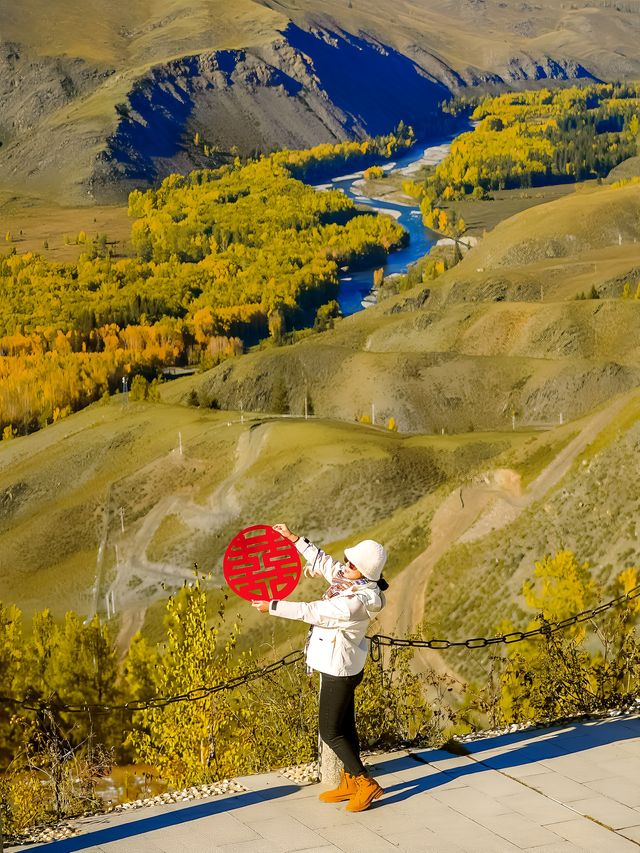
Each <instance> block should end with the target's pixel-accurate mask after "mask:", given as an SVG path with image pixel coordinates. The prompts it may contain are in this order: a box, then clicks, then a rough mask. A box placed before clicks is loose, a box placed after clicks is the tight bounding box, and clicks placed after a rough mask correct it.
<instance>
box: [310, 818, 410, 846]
mask: <svg viewBox="0 0 640 853" xmlns="http://www.w3.org/2000/svg"><path fill="white" fill-rule="evenodd" d="M318 832H319V834H320V835H322V837H323V838H326V840H327V841H330V842H331V843H332V844H335V846H336V847H339V848H340V850H344V851H345V853H387V851H389V850H394V851H396V853H397V850H398V848H397V847H396V846H395V845H393V844H392V843H391V842H390V841H387V840H386V838H381V837H380V836H379V835H378V834H377V833H376V832H373V830H371V829H367V827H366V826H362V824H360V823H358V824H355V823H354V824H353V826H350V827H349V826H333V827H330V826H326V827H324V828H323V829H320V830H318Z"/></svg>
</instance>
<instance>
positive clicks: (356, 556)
mask: <svg viewBox="0 0 640 853" xmlns="http://www.w3.org/2000/svg"><path fill="white" fill-rule="evenodd" d="M344 555H345V557H346V558H347V560H349V562H350V563H353V565H354V566H355V567H356V569H358V571H359V572H360V574H362V575H364V577H365V578H367V580H370V581H377V580H380V576H381V575H382V570H383V569H384V564H385V563H386V562H387V552H386V551H385V549H384V548H383V547H382V545H381V544H380V543H379V542H374V541H373V539H364V540H363V541H362V542H358V544H357V545H354V546H353V548H345V549H344Z"/></svg>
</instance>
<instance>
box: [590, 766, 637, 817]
mask: <svg viewBox="0 0 640 853" xmlns="http://www.w3.org/2000/svg"><path fill="white" fill-rule="evenodd" d="M639 771H640V768H639ZM638 778H639V779H640V772H639V775H638ZM587 788H592V789H593V790H594V791H597V792H598V793H599V794H604V795H605V797H611V799H612V800H616V802H618V803H623V804H624V805H625V806H630V807H631V808H636V807H637V806H640V785H638V784H636V785H634V784H633V782H631V781H630V779H628V778H625V777H624V776H614V777H613V778H611V777H609V778H607V779H598V780H596V781H594V782H588V783H587Z"/></svg>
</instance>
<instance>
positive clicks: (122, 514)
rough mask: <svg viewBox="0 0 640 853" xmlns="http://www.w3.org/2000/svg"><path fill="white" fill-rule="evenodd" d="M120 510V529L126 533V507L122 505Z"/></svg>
mask: <svg viewBox="0 0 640 853" xmlns="http://www.w3.org/2000/svg"><path fill="white" fill-rule="evenodd" d="M118 512H119V513H120V530H121V531H122V532H123V533H124V507H123V506H121V507H120V509H119V510H118Z"/></svg>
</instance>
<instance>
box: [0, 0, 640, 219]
mask: <svg viewBox="0 0 640 853" xmlns="http://www.w3.org/2000/svg"><path fill="white" fill-rule="evenodd" d="M164 5H166V4H160V6H159V7H158V9H157V10H155V17H154V18H153V19H150V18H148V13H145V12H144V10H143V9H142V7H139V5H138V4H137V3H136V2H133V3H132V4H129V6H127V7H126V9H125V7H122V8H120V7H119V6H118V7H117V8H114V9H113V10H111V13H110V16H109V19H108V20H107V21H106V22H104V21H100V22H99V21H98V20H97V21H96V22H93V21H92V20H91V15H92V12H91V9H87V18H86V21H85V23H84V27H85V30H86V31H84V32H82V33H74V31H73V26H74V25H76V26H77V24H78V22H77V21H76V20H75V18H73V17H69V31H67V29H66V28H65V27H64V21H65V15H66V16H72V15H73V14H74V13H73V10H70V9H69V8H67V6H66V4H65V0H56V3H54V8H49V7H47V9H48V14H49V15H51V16H52V17H53V18H56V14H57V20H58V21H59V29H56V31H55V33H54V35H53V36H52V39H51V42H50V43H46V41H44V40H43V39H42V35H41V34H39V33H38V32H36V31H35V29H34V25H33V21H31V19H29V18H28V16H27V11H26V10H24V9H14V8H12V9H10V10H7V13H8V14H7V20H6V23H5V26H4V28H3V37H4V39H5V40H4V41H0V95H1V96H2V100H3V112H2V115H1V116H0V142H1V143H2V145H1V146H0V190H5V191H10V192H12V193H15V194H23V193H29V194H32V195H35V196H46V197H49V198H55V199H56V200H61V199H63V200H64V201H65V203H85V204H87V203H89V204H90V203H93V202H94V201H111V200H116V199H118V200H121V199H122V198H124V196H125V195H126V192H127V191H128V190H129V189H131V187H132V186H145V185H151V184H154V183H157V181H158V180H160V179H161V178H162V177H164V176H165V175H166V174H168V173H169V172H172V171H180V172H184V171H188V170H189V169H192V168H194V167H201V166H210V165H215V164H216V162H217V160H216V157H217V154H218V152H217V151H216V149H221V150H222V151H228V150H229V148H231V147H232V146H237V148H238V150H240V151H241V152H243V153H249V152H252V151H256V150H271V149H273V148H276V147H282V146H288V147H294V148H296V147H304V146H309V145H313V144H317V143H319V142H326V141H336V140H340V139H345V138H347V137H352V138H353V137H355V138H362V137H364V136H366V135H367V134H374V133H379V132H385V131H388V130H390V129H391V128H392V127H393V126H394V124H396V123H397V121H399V120H400V119H403V120H404V121H405V122H410V123H412V124H414V125H415V126H416V128H417V130H418V131H419V132H420V133H422V134H424V135H428V134H429V132H430V131H433V130H435V129H436V128H435V125H436V123H437V120H438V119H437V106H438V103H439V102H440V101H442V100H443V99H444V98H446V97H447V95H448V93H449V92H452V91H455V90H458V89H460V88H462V87H466V86H483V87H496V86H498V87H500V86H507V85H508V86H510V87H513V86H520V85H529V86H530V85H531V83H532V81H534V82H535V81H544V80H554V81H564V80H575V79H583V78H597V79H600V78H610V77H616V78H619V77H632V76H634V75H635V76H637V75H640V60H638V58H637V53H636V51H635V44H636V43H637V42H636V36H638V29H639V22H638V21H637V20H636V18H637V16H633V15H631V14H629V13H627V12H624V11H620V10H612V9H607V10H606V13H607V14H606V16H605V15H604V13H605V10H604V9H602V10H601V9H598V8H594V7H586V6H585V7H584V8H580V9H573V10H571V11H570V12H567V11H566V10H563V8H562V4H558V2H557V0H547V2H546V4H544V5H537V6H535V7H532V6H530V5H529V4H526V3H525V4H520V6H518V8H515V7H510V6H509V5H508V4H506V3H504V2H494V1H493V0H486V2H482V3H475V4H470V3H460V2H455V3H454V2H453V0H452V2H449V0H438V2H437V3H436V4H435V5H434V4H429V5H427V4H425V3H424V2H422V0H414V2H409V0H403V2H401V3H400V4H399V6H398V9H397V17H395V18H394V20H393V21H389V18H388V15H387V14H386V13H385V10H384V4H380V3H372V4H368V5H367V7H366V8H359V4H358V8H355V9H354V8H353V4H351V3H350V4H348V6H347V7H346V8H344V7H342V6H340V7H338V6H337V5H336V4H333V3H331V2H329V0H319V2H316V3H300V4H296V5H295V6H294V5H293V4H287V3H284V4H277V7H276V5H275V4H274V5H273V6H271V5H270V4H268V3H263V4H260V3H257V2H253V0H243V2H242V3H241V4H239V7H238V9H237V12H238V15H237V18H236V19H235V20H233V21H232V19H230V18H229V12H228V10H227V11H226V12H225V7H224V4H220V3H219V2H217V0H215V2H214V0H212V2H211V3H210V4H209V5H207V4H204V3H203V4H200V5H199V6H196V7H194V9H193V10H192V13H191V15H188V16H185V15H180V14H178V12H179V11H180V10H176V9H174V8H173V7H171V9H170V10H169V7H168V6H167V9H164ZM209 6H210V7H211V8H209ZM58 7H59V8H58ZM214 7H215V8H214ZM32 11H33V10H32ZM95 12H96V15H97V10H95ZM43 14H44V12H43ZM523 15H524V17H523ZM94 31H95V38H94V40H93V41H91V42H90V37H91V34H92V33H93V32H94ZM196 133H198V134H199V138H200V139H201V140H202V142H205V143H206V144H207V150H208V151H209V153H208V154H207V153H205V151H204V149H203V145H202V144H200V145H199V146H198V145H196V144H194V139H195V134H196Z"/></svg>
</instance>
